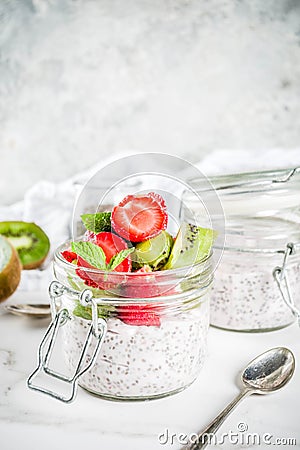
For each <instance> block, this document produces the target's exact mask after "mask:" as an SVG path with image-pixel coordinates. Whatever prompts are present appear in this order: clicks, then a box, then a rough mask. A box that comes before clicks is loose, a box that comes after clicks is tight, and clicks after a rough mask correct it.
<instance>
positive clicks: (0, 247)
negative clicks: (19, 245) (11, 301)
mask: <svg viewBox="0 0 300 450" xmlns="http://www.w3.org/2000/svg"><path fill="white" fill-rule="evenodd" d="M21 269H22V265H21V262H20V259H19V256H18V253H17V252H16V250H15V249H14V247H13V246H12V245H11V244H10V243H9V241H8V240H7V239H6V238H5V237H3V236H0V302H2V301H3V300H6V299H7V298H8V297H9V296H10V295H11V294H13V292H15V290H16V289H17V287H18V285H19V282H20V278H21Z"/></svg>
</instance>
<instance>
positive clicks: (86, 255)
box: [71, 241, 134, 271]
mask: <svg viewBox="0 0 300 450" xmlns="http://www.w3.org/2000/svg"><path fill="white" fill-rule="evenodd" d="M71 248H72V251H73V252H74V253H76V254H77V255H78V256H80V257H81V258H82V259H84V260H85V261H86V262H87V263H88V264H90V265H91V266H92V267H95V268H96V269H100V270H107V271H111V270H114V269H115V268H116V267H118V265H119V264H121V263H122V262H123V261H124V259H126V258H128V256H129V255H130V253H132V252H134V247H131V248H126V249H124V250H121V251H120V252H119V253H117V254H116V255H114V256H113V257H112V258H111V259H110V261H109V263H106V256H105V253H104V251H103V249H102V248H101V247H99V246H98V245H96V244H94V243H93V242H88V241H83V242H72V244H71Z"/></svg>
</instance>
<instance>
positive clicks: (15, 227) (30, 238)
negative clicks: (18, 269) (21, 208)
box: [0, 221, 50, 270]
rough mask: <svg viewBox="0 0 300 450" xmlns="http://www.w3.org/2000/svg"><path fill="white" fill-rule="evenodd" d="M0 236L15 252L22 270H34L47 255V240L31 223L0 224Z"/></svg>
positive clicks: (41, 231)
mask: <svg viewBox="0 0 300 450" xmlns="http://www.w3.org/2000/svg"><path fill="white" fill-rule="evenodd" d="M0 235H2V236H5V237H6V238H7V239H8V240H9V242H10V243H11V244H12V245H13V246H14V248H15V249H16V250H17V252H18V254H19V258H20V260H21V263H22V267H23V269H27V270H30V269H36V268H37V267H39V266H40V265H41V264H42V263H43V262H44V260H45V258H46V256H47V255H48V252H49V249H50V242H49V238H48V236H47V235H46V233H45V232H44V231H43V230H42V229H41V228H40V227H39V226H38V225H36V224H35V223H33V222H21V221H11V222H0Z"/></svg>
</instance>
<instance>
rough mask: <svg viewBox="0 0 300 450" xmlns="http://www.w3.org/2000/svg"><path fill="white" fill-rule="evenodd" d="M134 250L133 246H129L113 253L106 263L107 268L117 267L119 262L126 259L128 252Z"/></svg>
mask: <svg viewBox="0 0 300 450" xmlns="http://www.w3.org/2000/svg"><path fill="white" fill-rule="evenodd" d="M132 252H134V247H131V248H125V249H124V250H121V251H120V252H119V253H117V254H116V255H114V256H113V257H112V258H111V260H110V261H109V263H108V265H107V270H114V269H115V268H116V267H118V265H119V264H121V262H123V261H124V259H126V258H127V257H128V256H129V255H130V253H132Z"/></svg>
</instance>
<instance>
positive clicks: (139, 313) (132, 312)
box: [118, 305, 160, 327]
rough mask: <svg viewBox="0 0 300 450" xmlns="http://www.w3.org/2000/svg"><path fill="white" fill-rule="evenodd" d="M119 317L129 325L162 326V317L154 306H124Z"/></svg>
mask: <svg viewBox="0 0 300 450" xmlns="http://www.w3.org/2000/svg"><path fill="white" fill-rule="evenodd" d="M118 316H119V318H120V319H121V320H122V322H124V323H126V324H127V325H137V326H140V325H146V326H154V327H159V326H160V317H159V315H158V314H157V313H156V312H155V311H153V307H152V305H124V306H122V309H121V310H120V312H119V314H118Z"/></svg>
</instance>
